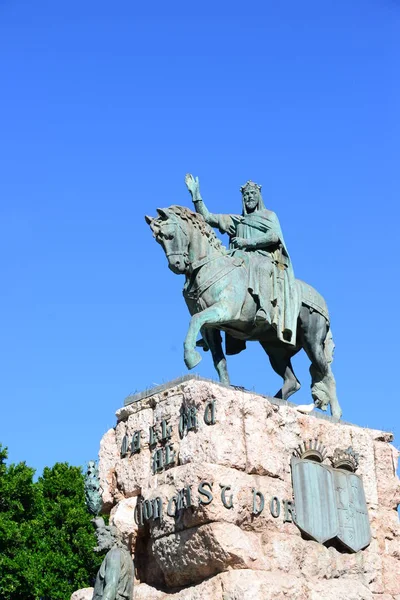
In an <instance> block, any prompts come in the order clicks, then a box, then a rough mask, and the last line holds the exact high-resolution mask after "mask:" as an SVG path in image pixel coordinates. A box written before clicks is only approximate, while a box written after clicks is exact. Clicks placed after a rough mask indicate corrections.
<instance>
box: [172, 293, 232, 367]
mask: <svg viewBox="0 0 400 600" xmlns="http://www.w3.org/2000/svg"><path fill="white" fill-rule="evenodd" d="M228 320H229V309H228V307H227V305H226V303H222V302H221V303H219V304H214V305H213V306H210V307H209V308H206V309H205V310H203V311H201V312H199V313H196V314H195V315H193V316H192V318H191V320H190V325H189V331H188V332H187V335H186V339H185V342H184V345H183V347H184V359H185V364H186V366H187V368H188V369H194V367H195V366H197V365H198V364H199V362H200V361H201V355H200V354H199V353H198V352H197V350H196V338H197V336H198V334H199V332H200V329H201V328H202V327H204V328H205V327H206V326H212V325H213V324H218V323H224V322H226V321H228ZM207 343H208V340H207ZM211 351H212V349H211ZM221 351H222V347H221ZM222 356H223V355H222ZM213 358H214V355H213ZM224 358H225V357H224Z"/></svg>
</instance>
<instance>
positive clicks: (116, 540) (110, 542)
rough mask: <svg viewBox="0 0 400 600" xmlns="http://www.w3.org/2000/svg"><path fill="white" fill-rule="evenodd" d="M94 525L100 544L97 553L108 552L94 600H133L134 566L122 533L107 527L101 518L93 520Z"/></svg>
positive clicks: (97, 580) (97, 583)
mask: <svg viewBox="0 0 400 600" xmlns="http://www.w3.org/2000/svg"><path fill="white" fill-rule="evenodd" d="M93 524H94V526H95V529H96V536H97V543H98V546H97V547H96V548H95V549H94V550H95V552H103V551H105V550H107V554H106V556H105V558H104V560H103V562H102V563H101V567H100V569H99V570H98V573H97V576H96V581H95V584H94V590H93V600H133V584H134V574H135V571H134V564H133V560H132V557H131V555H130V553H129V551H128V549H127V547H126V545H125V543H124V542H123V541H122V535H121V532H120V531H119V530H118V529H117V528H116V527H114V526H113V525H109V526H106V525H105V523H104V520H103V519H102V518H101V517H98V518H96V519H93Z"/></svg>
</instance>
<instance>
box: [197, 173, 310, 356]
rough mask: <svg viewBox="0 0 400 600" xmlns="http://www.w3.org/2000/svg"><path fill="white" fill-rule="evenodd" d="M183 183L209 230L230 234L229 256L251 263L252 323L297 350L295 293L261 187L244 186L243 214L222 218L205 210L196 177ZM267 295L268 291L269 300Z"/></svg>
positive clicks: (275, 219) (277, 228)
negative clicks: (264, 326) (265, 327)
mask: <svg viewBox="0 0 400 600" xmlns="http://www.w3.org/2000/svg"><path fill="white" fill-rule="evenodd" d="M185 182H186V185H187V187H188V189H189V191H190V193H191V195H192V199H193V202H194V205H195V209H196V212H198V213H200V214H201V215H202V216H203V217H204V219H205V221H206V222H207V223H208V224H209V225H211V226H212V227H218V229H219V230H220V231H221V233H227V234H228V235H229V238H230V243H229V248H230V250H231V252H232V254H240V255H241V256H243V257H244V258H245V259H246V261H248V259H249V258H251V260H250V261H248V262H251V266H250V268H249V272H250V278H249V291H250V292H251V294H252V295H253V297H254V299H255V301H256V302H257V307H258V310H257V313H256V318H255V324H256V325H261V324H264V323H265V322H267V323H270V324H271V325H272V326H273V327H274V328H276V331H277V335H278V338H279V339H280V340H282V341H284V342H286V343H288V344H292V345H295V344H296V324H297V317H298V314H299V308H300V307H299V294H298V290H297V286H296V281H295V277H294V272H293V267H292V262H291V260H290V257H289V253H288V251H287V248H286V245H285V242H284V239H283V235H282V231H281V227H280V224H279V221H278V217H277V216H276V214H275V213H274V212H272V211H270V210H268V209H267V208H265V205H264V202H263V199H262V197H261V186H260V185H257V184H256V183H254V182H252V181H248V182H247V183H245V185H244V186H243V187H242V188H241V192H242V201H243V210H242V214H241V215H224V214H213V213H210V212H209V211H208V209H207V207H206V206H205V204H204V202H203V199H202V197H201V195H200V188H199V179H198V177H196V179H194V177H193V176H192V175H186V178H185ZM249 253H251V254H250V256H249ZM268 279H270V281H268ZM267 290H268V291H269V290H272V294H270V297H268V295H269V294H268V292H267Z"/></svg>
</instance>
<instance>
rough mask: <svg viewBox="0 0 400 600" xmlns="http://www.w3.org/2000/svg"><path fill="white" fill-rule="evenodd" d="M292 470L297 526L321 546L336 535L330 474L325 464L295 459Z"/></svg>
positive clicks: (336, 523)
mask: <svg viewBox="0 0 400 600" xmlns="http://www.w3.org/2000/svg"><path fill="white" fill-rule="evenodd" d="M291 467H292V481H293V492H294V500H295V507H296V525H297V526H298V527H299V528H300V529H301V531H303V532H304V533H305V534H306V535H308V536H309V537H311V538H312V539H313V540H315V541H316V542H320V544H323V543H324V542H327V541H328V540H331V539H332V538H334V537H335V536H336V535H338V533H339V517H338V513H337V509H336V496H335V482H334V476H333V473H332V471H331V469H329V467H326V466H325V465H321V464H320V463H317V462H315V461H313V460H304V459H301V458H295V457H293V458H292V461H291Z"/></svg>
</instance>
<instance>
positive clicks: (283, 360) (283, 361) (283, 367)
mask: <svg viewBox="0 0 400 600" xmlns="http://www.w3.org/2000/svg"><path fill="white" fill-rule="evenodd" d="M260 343H261V346H262V347H263V348H264V350H265V352H266V353H267V354H268V357H269V360H270V363H271V366H272V368H273V369H274V371H275V373H278V375H280V376H281V377H282V379H283V385H282V388H281V389H280V390H279V392H277V393H276V394H275V398H281V399H282V400H287V399H288V398H289V397H290V396H291V395H292V394H294V393H295V392H297V390H299V389H300V382H299V380H298V379H297V377H296V375H295V374H294V371H293V367H292V361H291V358H292V356H294V355H295V354H296V352H297V350H292V349H288V348H285V347H284V346H271V345H268V344H266V343H263V342H260Z"/></svg>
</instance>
